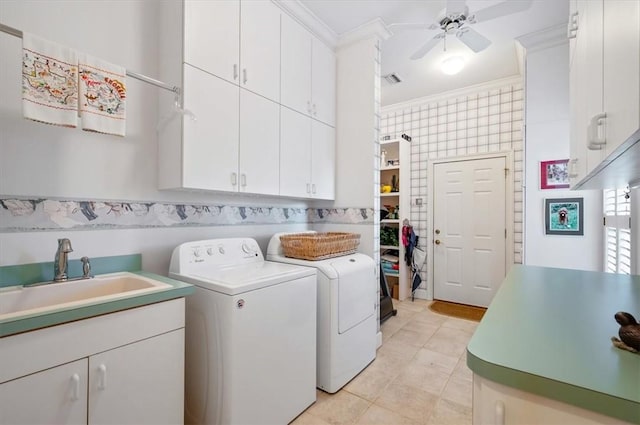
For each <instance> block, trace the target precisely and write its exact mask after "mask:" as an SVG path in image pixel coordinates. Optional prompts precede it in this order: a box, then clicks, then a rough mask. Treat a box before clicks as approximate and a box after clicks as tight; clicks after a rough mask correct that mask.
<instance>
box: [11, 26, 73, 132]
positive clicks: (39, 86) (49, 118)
mask: <svg viewBox="0 0 640 425" xmlns="http://www.w3.org/2000/svg"><path fill="white" fill-rule="evenodd" d="M22 113H23V115H24V117H25V118H28V119H30V120H35V121H40V122H44V123H47V124H54V125H61V126H65V127H76V126H77V124H78V58H77V54H76V52H75V50H72V49H70V48H68V47H64V46H61V45H59V44H56V43H53V42H51V41H47V40H43V39H41V38H39V37H37V36H34V35H33V34H29V33H26V32H23V33H22Z"/></svg>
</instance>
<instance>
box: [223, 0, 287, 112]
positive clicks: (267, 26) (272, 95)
mask: <svg viewBox="0 0 640 425" xmlns="http://www.w3.org/2000/svg"><path fill="white" fill-rule="evenodd" d="M214 3H218V2H217V1H216V2H214ZM240 29H241V30H240V69H241V70H240V84H241V86H242V87H244V88H246V89H247V90H251V91H252V92H254V93H257V94H259V95H261V96H264V97H266V98H268V99H271V100H273V101H276V102H279V101H280V9H279V8H278V7H277V6H276V5H274V4H273V3H271V2H270V1H243V2H241V4H240Z"/></svg>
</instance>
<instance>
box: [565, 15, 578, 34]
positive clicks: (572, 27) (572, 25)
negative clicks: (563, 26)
mask: <svg viewBox="0 0 640 425" xmlns="http://www.w3.org/2000/svg"><path fill="white" fill-rule="evenodd" d="M577 35H578V12H574V13H572V14H571V15H570V16H569V23H568V24H567V38H576V36H577Z"/></svg>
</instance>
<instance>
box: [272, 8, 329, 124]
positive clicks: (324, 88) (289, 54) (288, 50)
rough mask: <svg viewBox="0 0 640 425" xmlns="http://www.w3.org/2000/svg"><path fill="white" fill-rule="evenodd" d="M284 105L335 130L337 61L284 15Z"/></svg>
mask: <svg viewBox="0 0 640 425" xmlns="http://www.w3.org/2000/svg"><path fill="white" fill-rule="evenodd" d="M281 42H282V73H281V85H282V92H281V93H282V94H281V103H282V104H283V105H285V106H287V107H289V108H291V109H294V110H296V111H298V112H300V113H302V114H305V115H308V116H311V117H313V118H315V119H317V120H319V121H322V122H324V123H325V124H329V125H330V126H335V99H336V95H335V91H336V88H335V86H336V60H335V55H334V53H333V51H331V49H329V48H328V47H327V46H325V45H324V43H322V42H321V41H320V40H318V39H317V38H316V37H314V36H313V35H311V33H309V32H308V31H307V30H306V29H305V28H303V27H302V26H301V25H300V24H298V23H297V22H296V21H295V20H294V19H293V18H291V17H289V16H287V15H286V14H283V15H282V37H281Z"/></svg>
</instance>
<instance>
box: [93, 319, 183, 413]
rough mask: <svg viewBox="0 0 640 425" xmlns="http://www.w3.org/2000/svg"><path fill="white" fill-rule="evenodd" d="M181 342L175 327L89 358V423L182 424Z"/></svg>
mask: <svg viewBox="0 0 640 425" xmlns="http://www.w3.org/2000/svg"><path fill="white" fill-rule="evenodd" d="M182 347H184V330H183V329H180V330H176V331H172V332H169V333H166V334H164V335H159V336H156V337H153V338H149V339H146V340H144V341H141V342H137V343H135V344H129V345H125V346H124V347H120V348H117V349H115V350H109V351H106V352H104V353H100V354H97V355H95V356H91V357H89V400H88V401H89V421H88V423H89V424H95V425H98V424H114V423H117V424H122V425H124V424H131V425H135V424H140V425H142V424H149V425H154V424H178V423H182V421H183V416H182V408H181V406H182V405H183V403H184V400H183V397H182V394H183V392H182V388H179V389H176V386H177V385H176V384H181V383H182V382H184V369H183V365H184V350H183V349H181V348H182ZM176 348H180V349H176ZM151 406H153V408H150V407H151Z"/></svg>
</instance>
